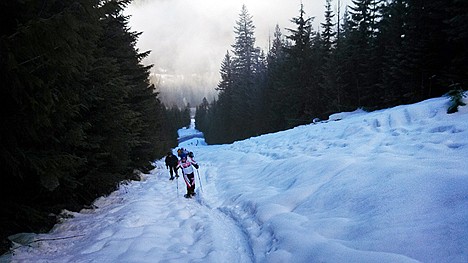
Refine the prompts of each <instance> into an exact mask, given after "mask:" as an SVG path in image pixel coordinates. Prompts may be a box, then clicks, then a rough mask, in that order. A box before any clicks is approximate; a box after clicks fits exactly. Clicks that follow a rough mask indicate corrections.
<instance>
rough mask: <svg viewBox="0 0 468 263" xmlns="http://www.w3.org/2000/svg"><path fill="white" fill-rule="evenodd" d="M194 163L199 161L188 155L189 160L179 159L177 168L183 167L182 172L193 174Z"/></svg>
mask: <svg viewBox="0 0 468 263" xmlns="http://www.w3.org/2000/svg"><path fill="white" fill-rule="evenodd" d="M192 164H196V165H198V164H197V162H195V160H193V159H192V158H190V157H188V158H187V160H186V161H185V162H182V160H180V161H179V164H178V165H177V169H178V168H182V172H183V173H184V174H191V173H193V166H192Z"/></svg>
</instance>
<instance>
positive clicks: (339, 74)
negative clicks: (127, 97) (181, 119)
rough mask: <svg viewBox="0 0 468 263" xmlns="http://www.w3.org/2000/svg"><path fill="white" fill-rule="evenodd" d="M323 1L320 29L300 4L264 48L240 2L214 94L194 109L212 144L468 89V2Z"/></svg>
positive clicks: (200, 128)
mask: <svg viewBox="0 0 468 263" xmlns="http://www.w3.org/2000/svg"><path fill="white" fill-rule="evenodd" d="M324 2H325V7H326V11H325V19H324V22H323V23H321V26H320V29H319V30H313V28H312V26H311V25H312V24H311V22H312V18H309V17H307V16H306V14H305V13H304V9H303V6H302V5H301V7H300V12H299V15H298V16H297V17H294V18H292V19H291V22H292V23H293V27H292V28H287V29H286V31H287V34H286V36H284V35H283V33H282V32H281V30H280V27H279V26H276V30H275V33H274V36H273V39H272V41H271V44H270V48H269V50H268V52H267V54H265V53H264V52H263V51H262V50H261V49H260V48H257V47H255V37H254V29H255V26H254V24H253V21H252V16H250V15H249V13H248V11H247V8H246V7H245V6H244V7H243V8H242V11H241V14H240V16H239V20H238V21H236V25H235V27H234V32H235V43H234V44H233V45H232V50H231V51H230V52H229V51H228V52H227V53H226V56H225V58H224V60H223V61H222V64H221V70H220V73H221V81H220V83H219V84H218V88H217V89H218V90H219V96H218V99H217V100H216V101H213V102H209V101H207V100H206V99H205V100H203V103H202V104H201V105H199V106H198V108H197V116H196V124H197V128H198V129H199V130H201V131H203V132H204V134H205V138H206V141H207V142H208V143H211V144H213V143H228V142H232V141H235V140H240V139H244V138H248V137H250V136H254V135H259V134H263V133H268V132H274V131H279V130H284V129H287V128H290V127H293V126H296V125H300V124H306V123H310V122H312V120H313V119H315V118H319V119H324V118H328V116H329V115H330V114H331V113H334V112H341V111H352V110H355V109H357V108H363V109H365V110H376V109H381V108H387V107H391V106H395V105H401V104H408V103H414V102H417V101H421V100H424V99H427V98H431V97H438V96H441V95H443V94H445V93H447V92H449V91H450V90H461V89H466V84H467V79H468V63H467V61H468V60H467V58H468V57H467V52H468V49H467V48H466V47H467V46H468V16H467V14H468V1H466V0H390V1H388V0H353V1H352V6H351V7H349V8H346V9H345V10H340V9H338V10H337V11H336V12H334V11H333V10H334V8H332V1H331V0H324ZM335 3H336V6H338V7H340V6H341V3H340V2H339V0H338V1H335ZM336 21H338V22H336Z"/></svg>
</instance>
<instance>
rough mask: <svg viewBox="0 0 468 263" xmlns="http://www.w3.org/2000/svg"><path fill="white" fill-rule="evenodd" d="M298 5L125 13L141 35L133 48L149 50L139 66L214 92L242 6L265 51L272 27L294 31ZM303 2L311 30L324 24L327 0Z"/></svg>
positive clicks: (169, 6)
mask: <svg viewBox="0 0 468 263" xmlns="http://www.w3.org/2000/svg"><path fill="white" fill-rule="evenodd" d="M341 1H342V2H343V3H347V2H350V1H351V0H341ZM300 3H301V1H300V0H134V2H133V3H132V4H131V5H130V6H128V7H127V9H126V11H125V13H126V14H127V15H131V18H130V27H131V29H132V30H133V31H138V32H143V34H142V35H141V36H140V38H139V41H138V44H137V47H138V49H139V50H140V52H143V51H147V50H151V55H150V56H149V57H148V58H147V59H146V60H145V61H143V63H144V64H154V68H153V72H154V73H155V74H157V76H158V77H159V78H158V79H159V81H160V84H161V85H163V86H164V85H171V83H183V85H186V86H191V87H194V88H201V90H206V89H208V90H214V88H215V87H216V84H217V83H218V80H219V69H220V65H221V62H222V60H223V58H224V55H225V54H226V51H227V50H231V45H232V44H233V43H234V33H233V31H234V25H235V22H236V20H238V19H239V14H240V11H241V8H242V5H243V4H245V5H246V7H247V10H248V11H249V13H250V15H252V16H253V22H254V25H255V27H256V29H255V37H256V46H258V47H260V48H262V49H263V50H265V52H266V51H267V49H268V38H269V36H270V35H271V36H272V35H273V32H274V28H275V25H276V24H278V25H279V26H280V28H281V30H282V32H283V34H286V33H287V32H286V30H285V28H294V26H293V24H292V23H291V22H290V20H291V18H293V17H296V16H298V14H299V8H300ZM303 4H304V9H305V12H306V15H307V16H310V17H315V19H314V22H313V27H314V29H315V30H317V29H318V28H319V27H320V22H322V21H323V17H324V12H325V7H324V6H325V0H309V1H307V0H303ZM336 5H337V0H333V2H332V6H333V10H334V11H335V12H336ZM344 5H345V4H342V6H343V7H342V11H343V10H344ZM194 83H195V84H194ZM199 86H205V87H199ZM206 86H209V87H206Z"/></svg>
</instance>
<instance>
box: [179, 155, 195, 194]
mask: <svg viewBox="0 0 468 263" xmlns="http://www.w3.org/2000/svg"><path fill="white" fill-rule="evenodd" d="M193 167H195V168H196V169H198V164H197V162H195V160H193V159H192V158H191V157H187V155H185V154H182V155H181V157H180V161H179V164H178V165H177V169H178V168H181V169H182V174H183V175H184V181H185V184H186V185H187V194H186V195H184V196H185V197H186V198H190V197H192V196H194V195H195V175H194V173H193Z"/></svg>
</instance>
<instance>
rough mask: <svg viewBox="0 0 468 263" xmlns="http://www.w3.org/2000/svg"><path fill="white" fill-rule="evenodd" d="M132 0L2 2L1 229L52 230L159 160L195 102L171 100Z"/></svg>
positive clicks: (7, 231)
mask: <svg viewBox="0 0 468 263" xmlns="http://www.w3.org/2000/svg"><path fill="white" fill-rule="evenodd" d="M128 4H129V1H128V0H48V1H37V0H24V1H19V0H11V1H1V3H0V13H1V16H0V20H1V25H2V26H1V28H0V30H1V38H0V68H1V70H0V74H1V78H0V80H1V95H0V101H1V102H0V107H1V112H2V119H1V122H2V123H1V125H0V140H1V149H0V162H1V163H0V173H1V179H2V183H1V184H0V193H1V198H0V202H1V203H0V225H1V227H0V238H1V242H2V243H1V252H4V251H5V249H7V248H8V247H9V243H8V240H7V239H6V237H7V236H8V235H11V234H14V233H18V232H40V231H48V230H49V229H50V227H51V226H53V224H55V223H56V222H57V220H58V219H59V215H60V212H61V211H62V210H63V209H68V210H72V211H78V210H79V209H81V208H83V207H85V206H87V205H90V204H91V203H92V201H93V200H95V199H96V198H97V197H99V196H103V195H106V194H108V193H110V192H111V191H113V190H115V189H116V187H117V186H118V185H119V184H122V183H125V182H126V181H128V180H138V179H139V178H140V177H139V175H140V174H141V173H147V172H149V171H150V170H151V169H153V168H154V167H153V165H152V161H154V160H155V159H158V158H162V157H163V155H164V154H165V153H166V151H168V150H169V149H171V148H173V147H175V146H176V145H177V129H178V128H180V127H182V126H186V125H188V124H189V123H190V116H189V109H183V110H179V109H178V108H175V107H173V108H171V109H168V108H166V106H164V105H163V104H162V103H161V102H160V100H159V99H158V93H157V92H155V91H154V87H153V85H151V84H150V82H149V69H150V68H151V66H143V65H142V64H141V63H140V62H141V60H142V59H143V58H144V57H145V56H147V55H148V52H143V53H140V52H138V50H137V49H136V47H135V44H136V41H137V39H138V36H139V33H137V32H131V31H130V30H129V27H128V17H126V16H124V15H123V14H122V12H123V9H124V8H125V6H127V5H128Z"/></svg>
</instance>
